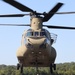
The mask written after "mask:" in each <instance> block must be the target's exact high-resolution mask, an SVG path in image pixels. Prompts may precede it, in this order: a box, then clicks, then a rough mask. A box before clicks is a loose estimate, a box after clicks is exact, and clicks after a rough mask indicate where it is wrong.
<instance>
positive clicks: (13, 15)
mask: <svg viewBox="0 0 75 75" xmlns="http://www.w3.org/2000/svg"><path fill="white" fill-rule="evenodd" d="M25 15H28V14H4V15H0V17H23V16H25Z"/></svg>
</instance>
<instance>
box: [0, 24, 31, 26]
mask: <svg viewBox="0 0 75 75" xmlns="http://www.w3.org/2000/svg"><path fill="white" fill-rule="evenodd" d="M0 26H30V24H0Z"/></svg>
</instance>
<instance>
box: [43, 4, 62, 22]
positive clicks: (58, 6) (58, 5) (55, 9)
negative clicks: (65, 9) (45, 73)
mask: <svg viewBox="0 0 75 75" xmlns="http://www.w3.org/2000/svg"><path fill="white" fill-rule="evenodd" d="M62 5H63V3H58V4H56V5H55V7H54V8H53V9H52V10H50V11H49V12H48V14H46V15H45V17H44V18H43V22H46V21H48V20H49V19H50V18H51V17H52V16H53V15H54V14H55V13H56V12H57V11H58V10H59V8H60V7H61V6H62Z"/></svg>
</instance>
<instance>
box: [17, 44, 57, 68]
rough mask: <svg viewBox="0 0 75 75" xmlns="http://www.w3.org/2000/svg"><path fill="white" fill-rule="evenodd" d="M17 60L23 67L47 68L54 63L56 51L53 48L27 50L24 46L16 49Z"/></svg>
mask: <svg viewBox="0 0 75 75" xmlns="http://www.w3.org/2000/svg"><path fill="white" fill-rule="evenodd" d="M17 58H18V61H19V63H21V64H23V66H25V67H36V66H38V67H49V66H50V64H52V63H54V61H55V58H56V51H55V49H54V48H53V47H51V49H50V47H47V48H42V49H38V48H36V49H32V48H31V49H29V48H27V47H26V46H25V45H24V46H21V47H20V48H19V49H18V51H17Z"/></svg>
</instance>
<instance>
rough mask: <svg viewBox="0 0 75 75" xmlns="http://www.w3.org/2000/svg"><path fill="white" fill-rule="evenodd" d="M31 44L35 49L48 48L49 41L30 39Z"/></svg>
mask: <svg viewBox="0 0 75 75" xmlns="http://www.w3.org/2000/svg"><path fill="white" fill-rule="evenodd" d="M29 41H30V43H31V44H32V46H33V47H35V48H42V47H46V44H47V39H46V38H39V39H29Z"/></svg>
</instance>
